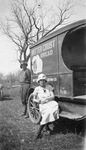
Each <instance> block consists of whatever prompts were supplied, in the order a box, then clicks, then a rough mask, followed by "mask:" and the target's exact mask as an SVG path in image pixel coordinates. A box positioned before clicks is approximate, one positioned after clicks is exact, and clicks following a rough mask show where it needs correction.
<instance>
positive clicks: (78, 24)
mask: <svg viewBox="0 0 86 150" xmlns="http://www.w3.org/2000/svg"><path fill="white" fill-rule="evenodd" d="M84 24H86V19H83V20H79V21H76V22H73V23H71V24H68V25H67V26H64V27H62V28H60V29H57V30H55V31H54V32H52V33H50V34H49V35H47V36H44V37H43V38H41V39H40V40H39V41H38V42H36V43H35V44H33V46H31V47H30V48H34V47H35V46H37V45H39V44H41V43H42V42H44V41H47V40H48V39H51V38H52V37H55V36H57V35H60V34H62V33H64V32H66V31H68V30H70V29H73V28H75V27H79V26H81V25H84Z"/></svg>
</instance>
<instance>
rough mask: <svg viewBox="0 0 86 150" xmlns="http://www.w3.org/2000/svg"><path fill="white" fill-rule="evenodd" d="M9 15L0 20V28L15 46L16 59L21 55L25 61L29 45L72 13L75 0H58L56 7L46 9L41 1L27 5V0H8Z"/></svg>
mask: <svg viewBox="0 0 86 150" xmlns="http://www.w3.org/2000/svg"><path fill="white" fill-rule="evenodd" d="M10 6H11V15H10V16H9V17H8V18H6V20H5V21H4V23H2V22H1V24H0V28H1V29H2V31H3V33H4V34H6V35H7V37H9V38H10V39H11V40H12V42H14V43H15V44H16V46H17V50H18V52H19V59H18V61H19V62H21V60H22V56H23V57H24V60H25V61H28V60H29V58H30V53H29V52H28V50H29V46H31V45H32V44H34V43H35V42H37V41H38V40H39V39H40V38H42V37H43V36H46V35H48V34H49V33H50V32H52V31H54V30H55V29H56V28H57V27H58V26H60V25H62V24H63V23H65V22H66V20H68V19H69V18H70V17H71V15H73V12H74V11H73V8H74V6H75V0H58V1H57V4H56V9H54V8H50V9H48V8H47V7H46V6H45V5H44V4H43V3H38V1H36V0H34V5H33V6H32V7H29V4H28V0H10Z"/></svg>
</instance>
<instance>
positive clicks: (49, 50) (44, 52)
mask: <svg viewBox="0 0 86 150" xmlns="http://www.w3.org/2000/svg"><path fill="white" fill-rule="evenodd" d="M54 47H55V39H54V40H52V41H50V42H48V43H45V44H43V45H41V46H39V47H37V48H35V49H32V50H31V56H34V55H37V54H40V53H41V54H40V57H41V58H43V57H47V56H50V55H52V54H53V48H54Z"/></svg>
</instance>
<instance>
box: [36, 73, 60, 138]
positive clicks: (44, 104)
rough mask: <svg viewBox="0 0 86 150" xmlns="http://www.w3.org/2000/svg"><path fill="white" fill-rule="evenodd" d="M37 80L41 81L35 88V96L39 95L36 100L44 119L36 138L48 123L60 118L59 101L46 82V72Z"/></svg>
mask: <svg viewBox="0 0 86 150" xmlns="http://www.w3.org/2000/svg"><path fill="white" fill-rule="evenodd" d="M37 82H38V83H39V86H38V87H36V88H35V90H34V92H33V95H34V97H37V99H34V101H35V102H38V103H39V110H40V112H41V116H42V120H41V122H40V127H39V130H38V132H37V136H36V139H37V138H40V135H41V131H42V129H43V128H44V126H45V125H48V123H50V122H54V121H55V120H56V119H58V118H59V114H58V112H59V111H58V103H57V102H56V101H54V93H53V92H52V90H51V88H50V86H49V85H47V84H46V83H47V78H46V76H45V74H40V75H39V76H38V79H37ZM47 127H48V126H47Z"/></svg>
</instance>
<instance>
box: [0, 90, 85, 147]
mask: <svg viewBox="0 0 86 150" xmlns="http://www.w3.org/2000/svg"><path fill="white" fill-rule="evenodd" d="M22 111H23V107H22V104H21V100H20V97H19V88H12V89H5V90H4V98H3V100H1V101H0V150H84V149H85V135H83V131H82V129H83V126H82V124H80V123H74V122H72V121H70V120H66V119H60V120H59V121H58V122H57V123H56V127H55V134H53V135H47V134H46V133H45V132H43V137H42V138H41V139H39V140H37V141H34V138H35V135H36V132H37V130H38V127H39V126H38V125H35V124H33V123H32V122H31V121H30V119H29V118H28V119H25V118H24V117H22V116H21V114H22ZM77 128H78V129H77ZM80 129H81V131H80Z"/></svg>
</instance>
